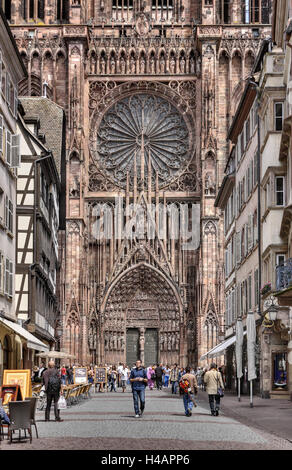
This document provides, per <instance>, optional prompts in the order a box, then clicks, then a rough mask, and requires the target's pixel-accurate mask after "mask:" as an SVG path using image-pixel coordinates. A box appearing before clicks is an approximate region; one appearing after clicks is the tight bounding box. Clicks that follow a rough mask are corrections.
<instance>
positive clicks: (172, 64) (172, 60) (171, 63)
mask: <svg viewBox="0 0 292 470" xmlns="http://www.w3.org/2000/svg"><path fill="white" fill-rule="evenodd" d="M169 70H170V73H175V58H174V56H173V55H172V56H171V58H170V61H169Z"/></svg>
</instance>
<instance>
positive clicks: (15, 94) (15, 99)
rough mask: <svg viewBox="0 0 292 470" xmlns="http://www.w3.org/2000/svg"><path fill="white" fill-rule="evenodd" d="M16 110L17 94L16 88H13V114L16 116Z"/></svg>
mask: <svg viewBox="0 0 292 470" xmlns="http://www.w3.org/2000/svg"><path fill="white" fill-rule="evenodd" d="M17 109H18V93H17V87H15V88H14V114H15V116H17Z"/></svg>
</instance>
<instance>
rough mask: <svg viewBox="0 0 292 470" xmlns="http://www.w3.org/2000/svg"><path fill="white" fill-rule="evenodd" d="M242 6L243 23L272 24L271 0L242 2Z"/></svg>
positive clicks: (246, 0)
mask: <svg viewBox="0 0 292 470" xmlns="http://www.w3.org/2000/svg"><path fill="white" fill-rule="evenodd" d="M241 5H242V6H241V10H242V22H243V23H245V24H250V23H262V24H268V23H269V22H270V11H271V0H242V2H241Z"/></svg>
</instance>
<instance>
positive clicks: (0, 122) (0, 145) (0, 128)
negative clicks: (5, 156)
mask: <svg viewBox="0 0 292 470" xmlns="http://www.w3.org/2000/svg"><path fill="white" fill-rule="evenodd" d="M0 152H3V116H2V115H1V114H0Z"/></svg>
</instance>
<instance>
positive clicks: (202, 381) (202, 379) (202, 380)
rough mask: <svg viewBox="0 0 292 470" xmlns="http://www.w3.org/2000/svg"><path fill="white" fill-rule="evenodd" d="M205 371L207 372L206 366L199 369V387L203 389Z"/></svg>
mask: <svg viewBox="0 0 292 470" xmlns="http://www.w3.org/2000/svg"><path fill="white" fill-rule="evenodd" d="M206 372H207V369H206V367H203V369H202V370H201V389H202V390H205V382H204V376H205V373H206Z"/></svg>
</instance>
